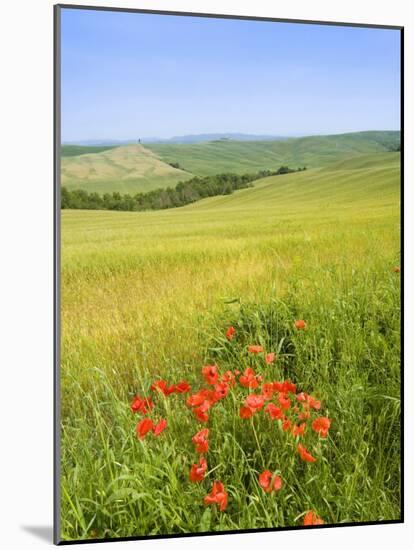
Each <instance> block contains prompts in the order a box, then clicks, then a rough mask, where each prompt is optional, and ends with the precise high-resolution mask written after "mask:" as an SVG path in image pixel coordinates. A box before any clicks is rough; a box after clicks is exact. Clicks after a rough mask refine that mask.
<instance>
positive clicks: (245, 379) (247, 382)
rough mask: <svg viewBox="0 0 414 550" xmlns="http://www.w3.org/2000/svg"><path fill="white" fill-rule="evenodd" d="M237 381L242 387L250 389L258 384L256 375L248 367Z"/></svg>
mask: <svg viewBox="0 0 414 550" xmlns="http://www.w3.org/2000/svg"><path fill="white" fill-rule="evenodd" d="M239 382H240V384H241V385H242V386H243V387H244V388H250V389H251V390H254V389H256V388H257V386H258V385H259V381H258V377H257V376H256V375H255V373H254V370H253V369H251V368H250V367H249V368H247V369H246V370H245V371H244V373H243V374H242V375H241V376H240V378H239Z"/></svg>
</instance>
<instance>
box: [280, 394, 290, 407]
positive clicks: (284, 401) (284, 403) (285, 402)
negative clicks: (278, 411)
mask: <svg viewBox="0 0 414 550" xmlns="http://www.w3.org/2000/svg"><path fill="white" fill-rule="evenodd" d="M278 401H279V405H280V406H281V407H282V409H283V410H285V411H287V410H288V409H290V399H289V397H288V396H287V395H286V394H285V393H279V396H278Z"/></svg>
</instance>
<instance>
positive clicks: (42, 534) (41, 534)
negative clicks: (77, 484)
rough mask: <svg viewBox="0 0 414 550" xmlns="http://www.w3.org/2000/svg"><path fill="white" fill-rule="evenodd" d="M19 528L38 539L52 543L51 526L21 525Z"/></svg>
mask: <svg viewBox="0 0 414 550" xmlns="http://www.w3.org/2000/svg"><path fill="white" fill-rule="evenodd" d="M21 528H22V529H23V531H26V533H30V534H31V535H33V536H35V537H37V538H38V539H41V540H44V541H46V542H51V543H53V527H52V526H51V525H22V526H21Z"/></svg>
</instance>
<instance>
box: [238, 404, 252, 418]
mask: <svg viewBox="0 0 414 550" xmlns="http://www.w3.org/2000/svg"><path fill="white" fill-rule="evenodd" d="M239 414H240V418H251V417H252V416H253V411H252V409H250V408H249V407H240V412H239Z"/></svg>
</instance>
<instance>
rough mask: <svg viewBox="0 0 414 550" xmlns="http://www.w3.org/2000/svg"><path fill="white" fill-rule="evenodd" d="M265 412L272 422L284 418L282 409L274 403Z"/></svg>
mask: <svg viewBox="0 0 414 550" xmlns="http://www.w3.org/2000/svg"><path fill="white" fill-rule="evenodd" d="M265 412H267V414H268V415H269V416H270V418H271V419H272V420H280V419H281V418H282V416H283V412H282V409H281V408H280V407H276V405H275V404H273V403H269V404H268V406H267V407H266V408H265Z"/></svg>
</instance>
